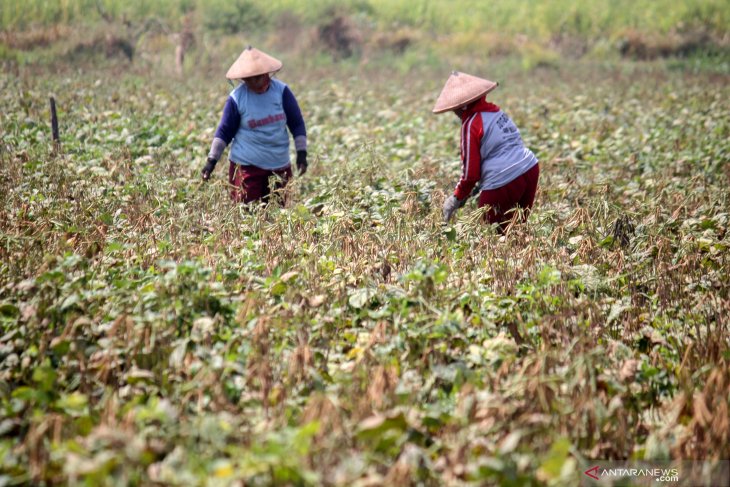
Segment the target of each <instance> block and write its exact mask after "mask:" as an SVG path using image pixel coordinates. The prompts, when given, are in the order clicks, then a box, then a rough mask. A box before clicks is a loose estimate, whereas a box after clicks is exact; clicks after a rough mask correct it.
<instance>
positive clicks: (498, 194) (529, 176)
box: [479, 164, 540, 232]
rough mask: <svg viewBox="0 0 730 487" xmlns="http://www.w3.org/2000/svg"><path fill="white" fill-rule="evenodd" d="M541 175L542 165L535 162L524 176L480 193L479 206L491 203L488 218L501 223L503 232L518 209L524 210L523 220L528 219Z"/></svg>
mask: <svg viewBox="0 0 730 487" xmlns="http://www.w3.org/2000/svg"><path fill="white" fill-rule="evenodd" d="M539 176H540V167H539V165H538V164H535V165H534V166H533V167H532V168H531V169H530V170H529V171H527V172H526V173H525V174H523V175H522V176H519V177H518V178H516V179H513V180H512V181H510V182H509V183H507V184H505V185H504V186H502V187H500V188H496V189H487V190H484V191H482V192H481V194H480V195H479V208H481V207H483V206H487V205H489V210H488V211H487V214H486V218H487V221H488V222H489V223H499V228H500V230H501V231H502V232H503V231H504V230H505V229H506V228H507V225H508V224H509V222H510V220H512V216H513V213H514V211H513V210H516V209H522V210H524V211H523V213H522V221H524V220H525V219H527V216H528V215H529V214H530V209H531V208H532V203H534V201H535V193H536V192H537V179H538V177H539Z"/></svg>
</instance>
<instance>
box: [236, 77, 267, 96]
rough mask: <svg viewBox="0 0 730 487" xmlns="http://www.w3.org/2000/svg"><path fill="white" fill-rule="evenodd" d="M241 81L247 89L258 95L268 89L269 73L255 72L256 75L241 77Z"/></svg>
mask: <svg viewBox="0 0 730 487" xmlns="http://www.w3.org/2000/svg"><path fill="white" fill-rule="evenodd" d="M241 81H243V82H244V83H245V84H246V86H247V87H248V89H250V90H251V91H253V92H254V93H257V94H259V95H260V94H261V93H265V92H266V90H268V89H269V85H270V84H271V74H269V73H266V74H257V75H256V76H249V77H248V78H243V79H242V80H241Z"/></svg>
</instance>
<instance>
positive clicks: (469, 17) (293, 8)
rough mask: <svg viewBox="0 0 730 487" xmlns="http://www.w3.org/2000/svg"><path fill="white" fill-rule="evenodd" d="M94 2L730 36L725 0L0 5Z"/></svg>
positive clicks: (18, 21) (54, 15)
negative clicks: (693, 30) (697, 30)
mask: <svg viewBox="0 0 730 487" xmlns="http://www.w3.org/2000/svg"><path fill="white" fill-rule="evenodd" d="M97 4H98V5H101V6H102V8H103V10H104V11H105V12H106V13H108V14H109V15H111V16H114V17H117V18H120V17H124V18H126V19H131V20H135V19H144V18H147V17H149V16H157V17H159V18H164V19H169V20H170V21H173V22H174V21H177V20H178V19H179V18H180V17H181V16H182V15H184V14H185V13H186V12H188V11H192V10H196V11H198V12H200V13H203V14H207V13H209V12H211V11H215V10H217V9H221V8H223V7H225V6H228V8H230V5H231V4H234V5H235V6H236V7H238V8H239V9H241V10H245V9H247V8H252V9H257V10H260V11H262V12H263V13H264V14H266V15H267V16H271V17H276V16H278V15H280V14H281V13H283V12H289V13H293V14H295V15H297V16H299V17H301V18H302V19H303V20H305V21H306V22H311V23H316V22H317V20H318V19H319V18H320V17H322V16H323V15H325V14H326V13H327V12H330V11H332V10H336V9H339V10H340V11H347V12H348V13H351V14H357V15H360V16H364V17H365V18H367V20H369V21H371V22H374V23H377V24H382V25H387V26H392V25H394V24H398V25H408V26H414V27H422V28H427V29H429V30H431V31H432V32H434V33H439V34H443V33H453V32H457V31H467V32H477V31H484V32H496V33H505V34H517V33H520V34H527V35H529V36H535V37H541V38H545V37H549V36H551V35H554V34H556V33H568V34H575V35H580V36H586V37H611V36H613V35H615V34H616V33H618V32H621V31H623V30H626V29H636V30H641V31H644V32H648V33H659V34H661V33H666V32H668V31H670V30H673V29H684V28H688V27H693V26H703V27H706V28H709V29H711V30H713V31H716V32H718V33H720V34H724V33H727V32H729V31H730V4H729V3H728V2H727V1H725V0H685V1H676V0H615V1H611V2H603V1H598V0H577V1H574V0H554V1H550V2H548V1H542V2H535V1H531V0H514V1H511V2H482V1H474V0H455V1H449V0H342V1H335V0H309V1H307V2H298V1H295V0H269V1H263V0H235V1H234V0H226V1H224V0H205V1H204V0H127V1H123V2H122V1H118V0H98V1H97V0H58V1H52V2H48V1H45V0H25V1H22V2H19V1H17V0H0V16H1V18H0V21H1V22H2V25H1V27H2V29H3V30H20V29H25V28H28V27H29V26H33V25H40V26H47V25H54V24H59V23H79V22H83V21H89V20H91V21H93V20H94V19H98V18H99V10H98V8H97Z"/></svg>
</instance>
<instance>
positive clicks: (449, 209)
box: [441, 194, 466, 223]
mask: <svg viewBox="0 0 730 487" xmlns="http://www.w3.org/2000/svg"><path fill="white" fill-rule="evenodd" d="M465 201H466V198H464V199H463V200H459V199H457V198H456V196H454V195H453V194H452V195H451V196H449V197H448V198H446V200H445V201H444V207H443V209H442V210H441V212H442V214H443V216H444V221H445V222H446V223H449V221H450V220H451V217H453V216H454V213H456V210H458V209H459V208H461V207H462V206H464V202H465Z"/></svg>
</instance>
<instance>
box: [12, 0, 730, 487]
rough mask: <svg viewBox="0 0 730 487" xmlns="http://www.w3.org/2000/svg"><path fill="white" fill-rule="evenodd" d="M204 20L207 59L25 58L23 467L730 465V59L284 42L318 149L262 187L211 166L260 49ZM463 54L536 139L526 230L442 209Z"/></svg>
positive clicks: (20, 270)
mask: <svg viewBox="0 0 730 487" xmlns="http://www.w3.org/2000/svg"><path fill="white" fill-rule="evenodd" d="M71 3H73V2H71ZM28 4H29V5H32V4H33V2H28ZM153 4H154V2H153ZM376 4H378V3H377V2H376ZM211 39H214V38H205V39H203V40H201V41H200V42H199V44H198V46H197V50H198V54H196V56H197V58H193V59H195V61H194V62H196V63H199V65H198V66H196V68H197V69H193V67H192V66H191V65H190V64H188V65H187V66H186V70H187V71H186V74H185V75H184V76H179V75H176V74H175V72H174V69H173V67H172V64H171V62H170V61H169V59H171V55H169V56H170V57H165V58H163V57H162V54H160V53H161V52H162V51H164V49H165V48H166V47H165V46H166V45H164V44H162V45H161V47H160V46H159V45H155V44H154V43H153V41H150V40H148V41H146V42H147V44H146V45H145V46H144V49H146V51H145V50H142V49H141V48H140V49H138V51H137V54H136V55H135V60H134V62H131V61H129V60H126V59H120V58H113V59H102V60H99V59H97V60H96V61H94V62H89V61H88V60H87V61H83V62H82V61H79V60H78V58H70V57H63V56H60V55H59V54H58V52H55V51H49V52H50V54H49V52H46V53H45V54H44V53H41V54H38V55H36V54H33V52H38V51H29V53H26V54H23V56H27V57H24V58H22V59H21V57H19V56H20V55H16V54H17V53H16V54H13V57H12V59H9V58H8V59H5V61H3V62H4V64H3V66H4V67H3V70H2V74H0V87H2V90H0V107H1V110H0V199H2V206H1V207H0V260H1V263H0V326H2V330H1V331H0V485H24V484H34V485H66V484H68V485H89V486H92V485H93V486H95V485H211V486H214V485H239V486H244V485H245V486H249V485H342V486H345V485H346V486H353V485H358V486H370V485H514V486H518V485H577V484H578V483H579V482H580V481H581V478H582V476H583V471H584V470H585V469H586V468H588V467H589V466H590V465H591V461H592V460H595V459H605V460H627V459H634V460H676V461H680V460H689V459H692V460H705V461H713V460H728V459H730V408H729V404H730V328H729V324H728V321H729V320H728V319H729V318H730V279H728V276H729V275H730V252H728V247H729V246H730V236H729V235H728V226H729V225H730V197H729V192H728V189H727V188H728V185H730V164H729V163H730V83H729V81H730V76H729V75H728V74H727V71H726V68H720V69H718V70H715V71H713V70H709V69H707V65H706V64H702V68H701V69H689V68H688V66H690V65H692V64H691V62H690V61H686V60H683V61H676V62H674V61H635V60H627V59H611V60H608V61H607V60H603V59H600V60H596V59H562V58H561V59H557V60H553V61H551V62H549V63H542V62H540V63H537V64H533V63H531V62H528V63H525V62H524V58H523V59H522V61H520V60H515V59H514V58H513V57H511V56H506V57H501V58H493V57H492V58H487V57H484V56H474V59H472V60H471V63H470V64H458V65H454V64H451V63H450V62H449V60H448V59H444V58H439V57H438V56H437V55H436V54H434V53H430V54H427V55H424V56H425V57H420V56H421V55H420V54H418V55H416V54H411V58H409V57H408V56H409V54H408V52H406V53H405V54H403V56H404V57H403V58H399V57H396V56H395V55H392V54H388V55H383V56H381V57H373V58H371V59H370V60H369V62H368V63H358V62H354V61H350V60H345V61H342V62H339V61H336V60H335V61H333V60H330V59H328V58H324V57H323V56H312V57H311V58H307V59H303V58H302V57H301V56H299V55H298V54H296V53H289V52H288V51H286V50H283V49H282V52H279V51H277V47H276V45H275V44H273V45H271V46H270V45H267V44H264V46H263V48H264V49H265V50H267V52H271V53H272V54H275V55H277V56H279V57H280V58H281V59H283V61H284V65H285V68H284V70H283V71H282V72H281V73H280V74H279V75H278V76H279V77H280V78H281V79H282V80H284V81H285V82H287V83H288V84H289V85H290V86H291V87H292V90H293V91H294V93H295V94H296V96H297V98H298V100H299V103H300V104H301V107H302V111H303V113H304V117H305V121H306V123H307V130H308V138H309V159H310V168H309V171H308V172H307V174H306V175H304V176H303V177H301V178H299V177H295V179H294V180H293V181H292V183H291V184H290V186H289V187H288V189H287V194H286V200H287V201H286V204H285V205H283V206H281V205H277V204H271V205H269V206H258V205H254V206H251V207H246V206H243V205H237V204H234V203H232V202H231V200H230V198H229V196H228V187H227V170H228V167H227V163H225V161H224V162H221V163H220V164H219V165H218V168H217V169H216V171H215V172H214V173H213V177H212V178H211V180H210V181H209V182H208V183H204V182H202V181H201V179H200V169H201V168H202V165H203V164H204V162H205V156H206V154H207V151H208V149H209V147H210V141H211V139H212V136H213V133H214V130H215V127H216V125H217V123H218V121H219V119H220V113H221V109H222V107H223V103H224V101H225V98H226V96H227V94H228V92H229V91H230V89H231V87H230V86H229V85H228V84H227V83H226V82H225V80H224V78H223V75H224V73H225V70H226V69H227V67H228V65H229V64H230V62H231V60H233V59H235V57H236V56H237V55H238V53H239V52H240V49H241V47H242V43H243V41H242V40H241V38H237V37H235V36H234V37H230V36H229V37H223V38H221V39H222V40H220V44H218V46H219V49H218V50H216V51H215V52H213V51H212V50H211V45H212V43H213V41H212V40H211ZM215 39H217V38H215ZM262 39H263V38H262ZM263 42H264V40H262V43H263ZM155 49H157V50H155ZM4 52H6V53H7V52H8V51H4ZM18 52H20V51H18ZM92 55H93V53H92ZM59 56H60V57H59ZM157 56H160V57H157ZM413 56H416V58H415V61H414V58H413ZM434 56H436V57H434ZM468 57H469V56H468V53H462V56H461V57H459V60H460V62H462V63H463V60H464V59H468ZM165 60H166V61H165ZM190 62H191V61H188V63H190ZM702 62H703V63H705V61H702ZM692 66H695V65H692ZM451 69H461V70H463V71H466V72H473V73H474V74H477V75H482V76H485V77H489V78H490V79H494V80H497V81H499V82H500V87H499V88H498V89H497V90H496V91H494V92H493V93H492V94H490V95H489V99H490V100H491V101H493V102H494V103H496V104H498V105H499V106H501V107H502V108H503V109H504V110H505V111H506V112H507V113H508V114H509V115H510V116H512V117H513V119H514V120H515V122H516V124H517V126H518V127H519V128H520V130H521V132H522V136H523V138H524V140H525V143H526V145H527V146H528V147H530V148H531V149H532V150H533V151H534V152H535V154H536V155H537V156H538V158H539V159H540V171H541V174H540V187H539V192H538V196H537V200H536V204H535V209H534V211H533V213H532V214H531V215H530V218H529V221H528V222H527V223H526V224H523V225H516V226H513V227H512V228H510V230H509V231H508V232H507V234H506V235H504V236H502V235H499V234H498V233H497V232H496V231H495V230H494V228H492V227H490V226H488V225H486V224H484V223H483V222H482V213H481V211H480V210H479V209H477V208H476V204H475V202H474V201H470V202H469V203H467V205H466V206H465V207H464V208H463V209H462V210H461V211H460V213H459V214H458V216H457V218H456V219H455V220H454V221H452V222H451V224H445V223H443V221H442V217H441V204H442V202H443V201H444V199H445V198H446V197H447V196H448V195H449V194H451V192H452V191H453V188H454V185H455V183H456V182H457V180H458V178H459V175H460V171H461V163H460V160H459V155H458V150H459V124H458V121H457V120H456V118H455V117H454V116H453V115H450V114H446V115H441V116H434V115H433V114H432V113H431V107H432V106H433V102H434V101H435V99H436V96H437V95H438V92H439V90H440V89H441V87H442V85H443V83H444V81H445V80H446V78H447V76H448V73H449V71H450V70H451ZM50 96H53V97H54V98H55V100H56V103H57V104H58V115H59V122H60V123H59V125H60V135H61V139H60V146H59V147H56V148H54V144H53V142H52V140H51V129H50V116H49V97H50Z"/></svg>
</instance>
